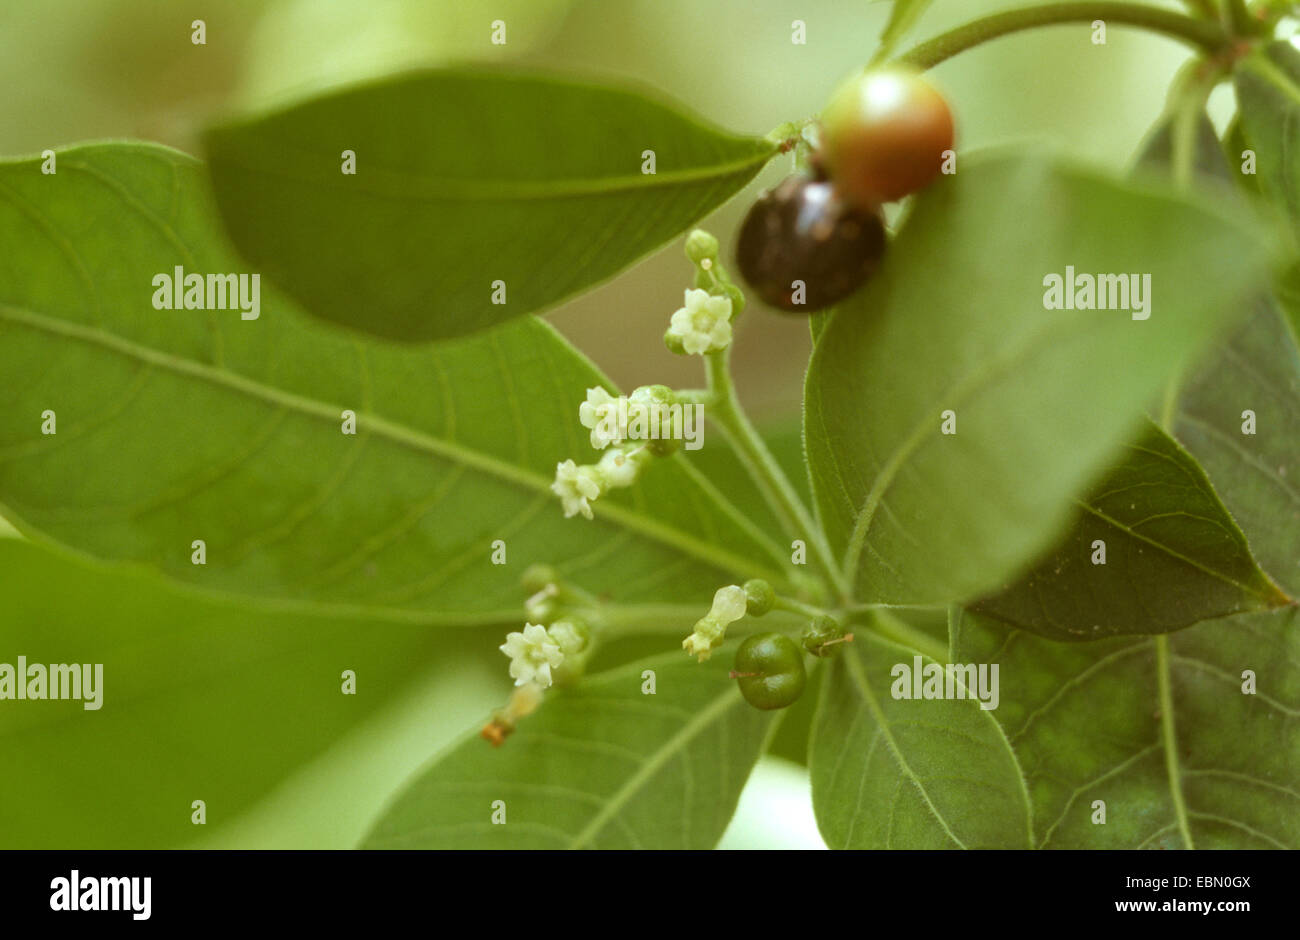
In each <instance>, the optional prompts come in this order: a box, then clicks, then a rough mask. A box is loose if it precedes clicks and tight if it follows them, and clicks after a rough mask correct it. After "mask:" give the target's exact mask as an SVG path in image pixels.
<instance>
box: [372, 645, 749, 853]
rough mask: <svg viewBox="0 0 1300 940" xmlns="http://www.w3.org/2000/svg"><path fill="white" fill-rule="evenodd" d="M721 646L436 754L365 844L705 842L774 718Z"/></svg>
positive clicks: (729, 809)
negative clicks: (701, 659) (748, 693)
mask: <svg viewBox="0 0 1300 940" xmlns="http://www.w3.org/2000/svg"><path fill="white" fill-rule="evenodd" d="M730 652H731V650H730V649H729V648H724V649H722V650H719V651H718V652H716V653H715V654H714V656H713V658H712V659H711V660H710V661H709V662H708V663H706V664H705V665H703V666H701V665H700V664H698V663H696V662H695V661H694V660H692V659H690V658H688V657H686V656H684V655H683V654H682V653H681V652H680V651H679V652H676V653H673V654H670V655H668V656H663V657H658V658H655V659H649V660H643V661H641V662H638V663H632V664H630V665H628V666H625V667H623V668H620V669H615V670H612V671H610V672H606V673H601V674H599V675H593V676H588V677H586V678H584V679H583V680H582V681H581V682H580V683H579V684H578V685H576V686H574V687H573V688H572V689H566V690H555V691H551V692H548V693H547V697H546V701H545V702H544V703H543V705H542V707H541V708H540V709H539V710H538V711H537V712H536V713H535V714H534V715H532V716H530V717H528V718H526V719H524V720H523V721H522V722H521V723H520V724H519V727H518V730H517V731H516V732H515V733H514V734H513V735H512V736H511V737H509V738H507V739H506V741H505V744H504V745H503V746H502V747H501V748H499V749H494V748H492V747H490V746H489V745H488V744H487V742H485V741H483V740H481V739H479V738H478V737H477V736H474V737H470V738H468V739H467V740H465V741H464V742H462V743H461V744H459V745H457V746H456V747H454V748H453V749H452V750H451V751H449V752H448V753H446V754H443V755H441V756H439V757H438V758H436V759H435V760H434V761H433V763H432V764H431V765H430V766H429V767H428V768H427V769H426V770H424V771H422V772H421V773H420V774H418V775H417V776H416V778H415V779H414V780H413V781H412V782H411V783H410V785H409V786H408V787H407V788H406V789H405V790H404V791H402V793H401V794H400V795H399V796H398V797H397V799H396V800H395V801H394V802H393V804H392V805H391V806H390V807H389V808H388V810H387V811H386V812H385V813H384V814H383V816H382V817H381V818H380V819H379V821H378V822H377V823H376V825H375V828H374V830H373V831H372V832H371V833H370V835H369V836H368V837H367V838H366V840H365V842H364V844H363V847H366V848H402V849H413V848H420V849H424V848H428V849H434V848H437V849H447V848H476V849H483V848H511V849H522V848H547V849H555V848H602V849H627V848H659V849H662V848H685V849H703V848H712V847H713V845H714V843H716V842H717V841H718V839H719V838H720V837H721V836H722V832H723V830H724V829H726V827H727V822H728V820H730V819H731V814H732V813H733V812H734V811H735V808H736V802H737V800H739V798H740V791H741V789H742V788H743V787H744V785H745V780H746V778H747V777H748V776H749V773H750V771H751V770H752V769H753V766H754V762H755V761H756V760H757V759H758V756H759V754H760V753H761V752H762V750H763V746H764V743H765V741H766V739H767V737H768V734H769V731H770V729H771V724H772V720H773V715H772V713H771V712H760V711H758V710H757V709H755V708H752V707H750V706H749V705H748V704H747V703H746V702H745V700H744V699H742V698H741V697H740V691H739V690H738V689H737V688H736V684H735V683H734V682H733V681H731V680H729V679H728V678H727V670H728V668H729V664H730V662H731V655H730ZM647 669H650V670H653V671H654V673H655V689H656V691H655V693H654V694H653V695H650V694H644V693H643V691H642V690H643V688H644V687H645V680H644V679H643V678H642V675H643V672H644V671H645V670H647ZM497 801H501V802H503V803H504V804H505V806H504V812H505V821H504V823H494V822H493V821H492V817H493V813H494V808H499V807H494V804H495V803H496V802H497Z"/></svg>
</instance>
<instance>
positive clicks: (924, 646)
mask: <svg viewBox="0 0 1300 940" xmlns="http://www.w3.org/2000/svg"><path fill="white" fill-rule="evenodd" d="M871 620H872V621H873V624H872V629H873V630H874V632H876V633H879V634H880V635H881V636H883V637H884V638H885V639H887V640H893V641H894V642H895V643H899V644H902V645H903V646H906V647H908V648H909V649H914V650H916V651H917V652H918V653H920V654H921V655H922V656H928V657H929V658H930V659H933V660H934V661H935V662H937V663H946V662H948V647H947V645H946V644H944V643H940V642H939V641H938V640H936V639H935V638H934V637H932V636H930V635H929V634H928V633H922V632H921V631H920V630H918V629H916V627H914V626H912V625H911V624H909V623H906V622H904V621H902V620H900V619H899V618H898V617H895V616H894V615H893V614H891V613H890V612H889V611H887V610H875V611H872V612H871Z"/></svg>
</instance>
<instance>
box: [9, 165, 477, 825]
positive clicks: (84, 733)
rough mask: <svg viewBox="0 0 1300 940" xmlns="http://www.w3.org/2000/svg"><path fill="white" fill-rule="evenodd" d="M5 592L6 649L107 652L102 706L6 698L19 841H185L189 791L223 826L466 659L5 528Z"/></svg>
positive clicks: (40, 659)
mask: <svg viewBox="0 0 1300 940" xmlns="http://www.w3.org/2000/svg"><path fill="white" fill-rule="evenodd" d="M59 172H60V173H62V172H63V169H62V167H60V169H59ZM0 596H3V598H4V611H3V614H0V662H4V663H7V664H8V665H10V666H16V665H17V661H18V657H19V656H24V657H26V659H27V662H28V664H37V663H39V664H50V663H66V664H73V663H76V664H83V663H90V664H99V665H102V666H103V672H102V683H101V684H100V686H99V689H100V690H101V692H102V696H101V698H100V707H99V708H98V709H92V710H87V709H85V708H84V706H83V702H81V701H53V700H46V701H39V700H38V701H32V700H28V701H14V700H4V701H0V752H2V753H4V754H5V755H6V756H7V758H8V759H6V760H5V762H4V764H5V766H4V773H2V774H0V848H6V849H12V848H160V847H176V846H179V845H183V844H185V843H188V842H190V841H192V840H193V839H195V838H196V837H198V835H199V834H201V832H206V831H207V830H204V829H201V828H200V827H197V826H195V825H193V824H192V823H191V821H190V815H191V813H192V812H193V810H192V809H191V803H192V802H193V801H194V800H200V799H201V800H203V801H204V802H205V804H206V807H207V809H206V812H207V825H208V826H209V827H210V828H216V827H219V826H221V825H223V824H224V823H226V822H229V821H230V820H232V819H234V818H235V817H236V816H237V815H238V814H239V813H240V812H241V811H242V810H244V809H245V808H247V807H248V806H250V805H251V804H252V803H253V802H254V801H255V800H257V799H258V798H260V797H262V796H263V795H265V794H266V793H268V792H269V791H270V790H271V789H272V787H274V786H275V785H276V784H277V783H279V782H280V781H281V780H282V779H283V778H285V777H286V776H288V775H289V774H290V772H292V771H294V770H296V769H297V768H299V767H300V766H302V765H304V764H306V763H307V762H308V761H309V760H312V759H313V758H315V757H316V756H317V755H319V754H321V753H323V752H324V751H325V750H326V749H327V748H329V747H330V746H331V745H333V744H335V743H336V742H337V741H338V740H339V738H340V737H342V736H343V735H344V734H345V733H347V732H348V731H349V730H351V729H353V728H354V727H355V726H357V725H358V724H360V723H361V722H362V721H364V720H366V719H369V718H371V717H372V716H374V715H375V714H376V713H377V712H378V710H379V709H380V708H381V707H382V706H385V705H386V704H388V703H390V702H391V701H393V700H394V699H395V698H396V697H397V696H398V695H399V694H402V693H403V692H404V691H406V690H407V689H408V688H409V683H410V681H411V680H412V679H413V678H414V677H416V676H417V675H419V674H420V673H421V672H422V671H423V670H424V669H426V668H427V666H428V664H429V663H431V662H432V661H433V660H434V659H438V660H440V661H441V662H442V663H443V664H444V665H443V666H441V667H440V670H441V671H440V672H439V677H440V680H441V681H442V682H444V683H447V684H450V685H452V686H453V687H455V683H457V682H458V678H457V669H460V670H462V671H463V670H464V660H463V658H462V659H457V658H455V654H456V648H457V647H458V646H459V645H460V642H461V641H459V640H455V639H452V638H453V637H454V636H455V634H448V633H442V634H437V635H431V634H430V633H429V632H428V631H427V630H425V629H423V628H421V627H418V626H412V625H401V624H385V623H378V622H375V621H365V620H347V619H340V618H337V617H328V616H322V615H319V614H311V615H305V614H273V613H263V612H256V611H250V610H248V609H247V608H245V607H242V606H239V605H236V604H232V603H229V602H214V601H209V600H204V599H199V598H195V597H194V596H193V595H192V594H190V593H188V592H182V591H178V590H176V589H174V588H168V587H166V586H165V585H164V584H163V583H161V582H160V581H159V580H158V579H157V578H155V577H153V576H142V575H139V574H132V575H126V574H122V573H113V572H109V571H106V570H104V569H103V568H101V567H92V566H88V565H85V564H84V563H78V562H74V561H71V560H69V559H66V558H61V557H58V556H56V555H54V554H52V553H50V552H49V551H47V550H45V549H41V548H38V547H37V546H34V545H31V544H30V543H25V542H22V541H19V540H17V539H0ZM345 669H351V670H353V672H354V673H355V674H356V677H357V678H356V681H357V685H356V688H357V694H355V695H344V694H342V684H343V677H342V673H343V671H344V670H345Z"/></svg>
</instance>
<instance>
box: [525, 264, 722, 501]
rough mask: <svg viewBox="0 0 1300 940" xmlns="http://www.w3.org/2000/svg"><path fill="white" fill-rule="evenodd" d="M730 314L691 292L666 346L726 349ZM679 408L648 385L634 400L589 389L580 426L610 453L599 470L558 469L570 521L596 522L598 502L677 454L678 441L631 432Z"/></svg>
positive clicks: (567, 464) (563, 465) (717, 299)
mask: <svg viewBox="0 0 1300 940" xmlns="http://www.w3.org/2000/svg"><path fill="white" fill-rule="evenodd" d="M731 314H732V303H731V298H730V297H721V296H715V295H713V294H710V293H709V292H708V291H705V290H701V289H699V288H695V289H689V290H687V291H686V297H685V306H683V307H682V308H680V309H679V310H677V312H676V313H674V314H673V316H672V321H671V325H670V326H669V328H668V332H667V334H665V341H666V342H667V343H668V345H669V347H670V348H674V349H677V350H678V351H681V352H686V353H691V354H694V355H701V356H702V355H705V354H707V353H711V352H717V351H719V350H723V349H726V348H727V346H728V345H729V344H730V343H731ZM676 402H677V398H676V395H675V393H674V392H673V390H672V389H670V388H668V387H666V386H664V385H643V386H641V387H640V388H638V389H636V390H635V391H633V392H632V394H631V395H617V396H616V395H611V394H610V393H609V392H608V391H607V390H606V389H603V388H601V387H599V386H596V387H593V388H589V389H587V400H586V401H584V402H582V404H580V405H579V406H578V420H579V421H580V422H582V426H583V427H584V428H587V429H588V430H589V431H590V432H591V446H592V447H594V448H595V449H596V450H602V451H605V453H604V454H602V455H601V458H600V460H599V461H598V462H596V463H594V464H579V463H577V462H576V461H574V460H572V459H569V460H564V461H561V462H560V463H558V464H556V466H555V482H554V483H552V484H551V491H552V492H553V493H555V495H556V496H558V497H559V498H560V504H561V505H562V506H563V507H564V516H565V518H566V519H567V518H571V517H573V516H577V515H581V516H585V517H586V518H588V519H591V518H592V517H593V514H592V510H591V503H592V502H593V501H594V500H596V499H599V498H600V497H601V496H603V495H604V494H605V493H607V492H609V491H610V490H612V489H618V488H621V487H626V486H631V485H632V484H633V483H635V482H636V480H637V477H638V476H640V474H641V471H642V470H643V469H644V468H645V465H646V464H647V463H649V462H650V460H652V459H653V458H654V457H656V456H665V455H667V454H670V453H672V452H673V451H674V450H676V448H677V447H678V446H679V444H680V441H678V440H676V439H673V438H656V439H654V440H639V439H632V438H631V437H630V436H629V431H630V429H631V428H633V427H636V426H638V425H639V426H642V427H644V426H647V425H649V424H650V423H651V422H650V420H649V417H648V416H649V414H650V412H651V411H652V410H655V409H668V408H670V407H671V406H672V405H674V404H675V403H676Z"/></svg>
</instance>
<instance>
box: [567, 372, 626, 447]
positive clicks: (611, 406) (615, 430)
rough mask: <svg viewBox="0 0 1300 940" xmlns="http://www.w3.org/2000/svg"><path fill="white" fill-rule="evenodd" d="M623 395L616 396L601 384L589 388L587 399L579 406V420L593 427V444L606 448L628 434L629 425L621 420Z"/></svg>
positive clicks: (620, 440) (588, 426)
mask: <svg viewBox="0 0 1300 940" xmlns="http://www.w3.org/2000/svg"><path fill="white" fill-rule="evenodd" d="M622 401H623V399H622V397H615V396H613V395H611V394H610V393H609V392H607V391H605V390H604V389H603V388H601V387H600V386H596V387H595V388H589V389H587V400H586V401H584V402H583V403H582V404H581V405H579V406H578V420H579V421H581V422H582V426H583V427H584V428H590V429H591V446H592V447H594V448H596V450H604V449H605V448H606V447H608V446H609V445H610V444H618V443H621V442H622V441H623V438H625V437H626V436H627V426H626V424H625V423H624V422H623V421H621V420H620V415H619V411H620V407H619V406H620V404H621V402H622Z"/></svg>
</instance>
